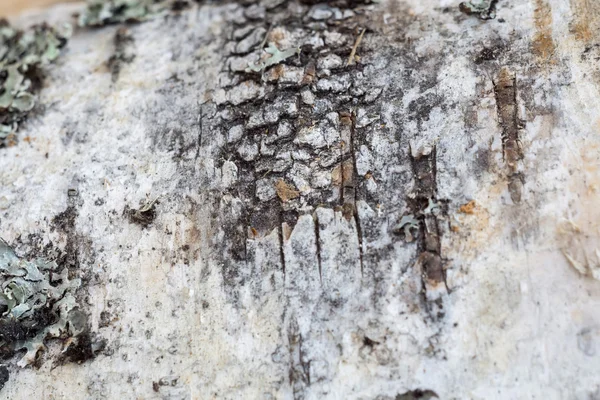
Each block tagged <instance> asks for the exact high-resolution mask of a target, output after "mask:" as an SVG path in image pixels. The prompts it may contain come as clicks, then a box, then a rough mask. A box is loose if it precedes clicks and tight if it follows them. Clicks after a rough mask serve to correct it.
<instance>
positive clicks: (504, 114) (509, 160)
mask: <svg viewBox="0 0 600 400" xmlns="http://www.w3.org/2000/svg"><path fill="white" fill-rule="evenodd" d="M493 83H494V92H495V95H496V107H497V109H498V119H499V121H500V127H501V129H502V150H503V154H504V162H505V164H506V167H507V180H508V190H509V192H510V198H511V199H512V201H513V202H514V203H520V202H521V195H522V190H523V180H524V177H523V174H522V173H520V172H519V170H518V167H519V162H520V160H521V159H522V158H523V154H522V151H521V145H520V140H519V130H520V129H521V121H519V117H518V105H517V78H516V76H515V74H514V72H512V71H510V70H509V69H508V68H506V67H505V68H502V69H501V70H500V72H499V73H498V75H497V77H496V79H495V80H494V82H493Z"/></svg>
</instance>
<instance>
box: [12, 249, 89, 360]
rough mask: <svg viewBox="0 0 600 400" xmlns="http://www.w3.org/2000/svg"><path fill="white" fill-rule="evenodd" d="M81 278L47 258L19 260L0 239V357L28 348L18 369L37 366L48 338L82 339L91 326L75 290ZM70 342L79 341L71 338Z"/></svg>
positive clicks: (79, 284)
mask: <svg viewBox="0 0 600 400" xmlns="http://www.w3.org/2000/svg"><path fill="white" fill-rule="evenodd" d="M80 286H81V280H80V279H70V278H69V271H68V269H67V268H63V269H62V270H61V269H60V268H59V267H58V265H57V264H56V263H55V262H49V261H46V260H43V259H37V260H33V261H27V260H23V259H20V258H19V257H17V255H16V254H15V252H14V250H13V249H12V248H11V247H10V246H8V244H7V243H6V242H5V241H3V240H2V239H0V355H2V356H4V357H10V356H12V355H13V354H14V353H15V352H17V351H19V350H26V353H25V355H24V356H23V358H22V359H21V360H20V361H19V362H18V365H19V366H21V367H25V366H27V365H29V364H32V363H33V362H34V361H35V359H36V356H37V353H38V351H39V350H41V349H42V348H44V342H45V341H46V340H47V339H49V338H61V337H62V338H72V339H73V338H77V337H78V336H79V335H81V334H82V333H84V332H85V331H86V328H87V317H86V316H85V314H84V313H83V312H82V311H81V310H80V308H79V306H78V304H77V301H76V299H75V291H76V290H77V289H78V288H79V287H80ZM70 342H77V340H71V341H70Z"/></svg>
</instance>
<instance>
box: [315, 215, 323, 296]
mask: <svg viewBox="0 0 600 400" xmlns="http://www.w3.org/2000/svg"><path fill="white" fill-rule="evenodd" d="M313 219H314V223H315V245H316V246H317V264H318V266H319V281H320V282H321V284H323V274H322V272H323V271H322V269H321V268H322V266H321V233H320V232H319V230H320V229H321V227H320V226H319V217H318V216H317V213H316V212H315V213H314V214H313Z"/></svg>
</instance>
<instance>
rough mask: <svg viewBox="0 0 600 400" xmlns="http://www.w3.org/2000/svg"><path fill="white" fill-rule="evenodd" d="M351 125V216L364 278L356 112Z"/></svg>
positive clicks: (353, 113) (361, 273)
mask: <svg viewBox="0 0 600 400" xmlns="http://www.w3.org/2000/svg"><path fill="white" fill-rule="evenodd" d="M351 118H352V125H351V126H350V154H351V156H352V181H353V182H354V207H353V216H354V223H355V224H356V236H357V239H358V256H359V258H360V260H359V261H360V275H361V276H364V264H363V260H364V255H363V235H362V227H361V225H360V216H359V215H358V207H357V206H356V205H357V204H358V188H357V185H358V169H357V168H356V152H357V146H356V141H357V139H356V112H354V111H353V112H352V116H351Z"/></svg>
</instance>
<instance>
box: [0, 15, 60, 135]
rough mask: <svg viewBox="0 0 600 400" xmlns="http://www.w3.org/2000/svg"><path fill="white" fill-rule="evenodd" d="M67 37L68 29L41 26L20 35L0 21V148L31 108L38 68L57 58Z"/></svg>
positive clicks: (38, 76)
mask: <svg viewBox="0 0 600 400" xmlns="http://www.w3.org/2000/svg"><path fill="white" fill-rule="evenodd" d="M69 35H70V27H69V26H65V27H64V29H62V30H60V31H59V30H57V29H54V28H51V27H50V26H48V25H46V24H41V25H35V26H33V27H31V28H30V29H29V30H27V31H21V30H18V29H14V28H12V27H11V26H10V24H9V23H8V22H7V21H6V20H0V146H4V145H6V144H8V143H10V142H11V138H13V137H14V135H15V133H16V131H17V129H18V126H19V124H20V123H21V122H22V121H23V120H24V119H25V118H26V116H27V114H28V113H29V112H30V111H31V110H32V109H33V107H34V106H35V93H36V91H37V90H38V89H39V87H40V86H41V81H42V78H43V74H42V68H43V67H44V66H46V65H48V64H50V63H51V62H53V61H54V60H55V59H56V58H57V57H58V56H59V54H60V49H61V48H62V47H63V46H64V45H65V43H66V41H67V38H68V36H69Z"/></svg>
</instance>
